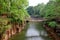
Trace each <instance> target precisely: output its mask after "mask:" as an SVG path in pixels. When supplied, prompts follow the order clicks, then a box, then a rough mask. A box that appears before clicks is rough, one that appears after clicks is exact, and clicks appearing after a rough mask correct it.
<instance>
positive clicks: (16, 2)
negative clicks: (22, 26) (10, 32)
mask: <svg viewBox="0 0 60 40" xmlns="http://www.w3.org/2000/svg"><path fill="white" fill-rule="evenodd" d="M27 5H28V1H27V0H0V14H8V15H7V19H6V18H5V20H4V19H3V18H2V17H1V18H0V23H1V25H0V33H1V32H4V31H5V30H6V29H8V28H10V27H11V25H10V24H8V25H7V23H6V22H8V20H9V21H10V22H17V23H20V22H21V21H24V19H26V18H28V17H29V14H28V13H27V11H26V7H27ZM3 30H4V31H3Z"/></svg>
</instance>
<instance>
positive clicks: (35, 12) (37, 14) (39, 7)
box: [27, 3, 45, 17]
mask: <svg viewBox="0 0 60 40" xmlns="http://www.w3.org/2000/svg"><path fill="white" fill-rule="evenodd" d="M44 6H45V4H43V3H42V4H38V5H37V6H34V7H33V6H29V7H28V8H27V11H28V13H29V14H30V15H31V16H33V17H40V13H41V11H42V10H43V8H44Z"/></svg>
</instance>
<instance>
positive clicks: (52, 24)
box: [48, 21, 57, 28]
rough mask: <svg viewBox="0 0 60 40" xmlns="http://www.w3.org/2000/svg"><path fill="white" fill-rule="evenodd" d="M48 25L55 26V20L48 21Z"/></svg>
mask: <svg viewBox="0 0 60 40" xmlns="http://www.w3.org/2000/svg"><path fill="white" fill-rule="evenodd" d="M48 25H49V26H50V27H53V28H55V27H56V26H57V23H56V22H55V21H51V22H49V23H48Z"/></svg>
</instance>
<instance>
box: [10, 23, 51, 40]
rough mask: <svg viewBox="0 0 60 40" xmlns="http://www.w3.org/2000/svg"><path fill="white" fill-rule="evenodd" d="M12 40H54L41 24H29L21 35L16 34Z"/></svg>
mask: <svg viewBox="0 0 60 40" xmlns="http://www.w3.org/2000/svg"><path fill="white" fill-rule="evenodd" d="M10 40H52V39H50V38H49V36H48V34H47V32H46V31H45V29H44V28H43V26H42V23H41V22H29V23H27V25H26V28H25V29H24V30H22V32H21V33H18V34H16V35H15V36H13V37H12V38H10Z"/></svg>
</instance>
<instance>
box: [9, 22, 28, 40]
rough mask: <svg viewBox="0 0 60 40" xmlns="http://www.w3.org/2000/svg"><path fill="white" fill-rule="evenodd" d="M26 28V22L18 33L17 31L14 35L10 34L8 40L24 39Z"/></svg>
mask: <svg viewBox="0 0 60 40" xmlns="http://www.w3.org/2000/svg"><path fill="white" fill-rule="evenodd" d="M27 29H28V23H27V25H26V26H25V28H24V29H23V30H22V31H21V32H20V33H17V34H16V35H14V36H12V37H11V38H10V39H9V40H25V34H26V31H27Z"/></svg>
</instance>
